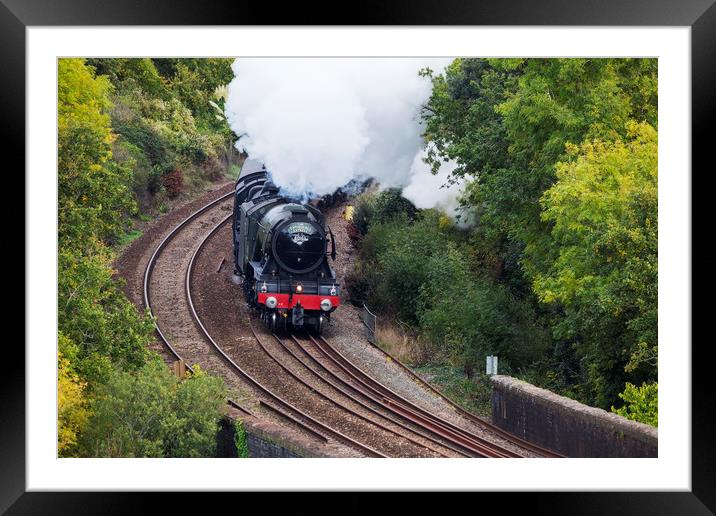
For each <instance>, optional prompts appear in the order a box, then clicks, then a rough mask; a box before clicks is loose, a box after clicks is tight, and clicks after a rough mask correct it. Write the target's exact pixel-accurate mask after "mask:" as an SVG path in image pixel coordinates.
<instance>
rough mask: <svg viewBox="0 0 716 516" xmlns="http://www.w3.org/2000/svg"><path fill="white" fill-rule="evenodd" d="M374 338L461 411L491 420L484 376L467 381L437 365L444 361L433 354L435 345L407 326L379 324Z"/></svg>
mask: <svg viewBox="0 0 716 516" xmlns="http://www.w3.org/2000/svg"><path fill="white" fill-rule="evenodd" d="M376 337H377V344H378V346H379V347H380V348H382V349H384V350H385V351H387V352H388V353H390V354H391V355H393V356H394V357H395V358H397V359H398V360H400V361H401V362H403V363H404V364H406V365H407V366H408V367H410V369H411V370H412V371H413V372H415V373H416V374H418V375H419V376H420V377H421V378H422V379H423V380H425V381H427V382H428V383H430V384H431V385H432V386H433V387H435V388H436V389H437V390H439V391H440V392H442V393H443V394H445V395H446V396H447V397H448V398H450V399H451V400H453V401H454V402H455V403H457V404H458V405H460V406H461V407H462V408H464V409H465V410H467V411H469V412H472V413H473V414H477V415H478V416H485V417H490V416H491V414H492V386H491V384H490V380H489V377H488V376H487V375H484V374H479V373H478V374H476V375H474V377H473V378H468V377H467V376H466V375H465V373H464V371H463V370H462V369H461V368H458V367H453V366H451V365H448V364H444V363H440V362H442V361H443V360H444V358H441V357H440V356H439V355H440V353H437V352H436V351H437V350H436V347H435V345H434V344H432V343H430V342H427V341H425V339H423V338H421V337H420V335H418V334H417V332H415V330H412V329H411V328H409V327H408V326H406V325H402V324H397V323H391V322H388V321H382V322H381V323H380V324H379V325H378V328H377V330H376Z"/></svg>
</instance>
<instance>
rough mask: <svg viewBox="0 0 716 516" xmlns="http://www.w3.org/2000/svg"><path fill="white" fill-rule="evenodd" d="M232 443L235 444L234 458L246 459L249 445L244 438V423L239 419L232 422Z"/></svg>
mask: <svg viewBox="0 0 716 516" xmlns="http://www.w3.org/2000/svg"><path fill="white" fill-rule="evenodd" d="M234 442H235V443H236V456H237V457H239V458H248V456H249V443H248V441H247V437H246V429H245V428H244V422H243V421H241V420H240V419H237V420H236V421H235V422H234Z"/></svg>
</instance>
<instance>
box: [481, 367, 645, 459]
mask: <svg viewBox="0 0 716 516" xmlns="http://www.w3.org/2000/svg"><path fill="white" fill-rule="evenodd" d="M491 380H492V422H493V423H494V424H495V425H497V426H499V427H500V428H502V429H504V430H507V431H508V432H510V433H512V434H514V435H516V436H518V437H520V438H522V439H525V440H526V441H529V442H532V443H534V444H538V445H540V446H543V447H546V448H549V449H551V450H554V451H556V452H558V453H561V454H563V455H566V456H567V457H657V456H658V432H657V429H656V428H654V427H652V426H649V425H645V424H643V423H637V422H636V421H631V420H629V419H626V418H624V417H622V416H618V415H617V414H613V413H610V412H607V411H605V410H602V409H598V408H594V407H589V406H587V405H583V404H582V403H579V402H577V401H574V400H572V399H569V398H565V397H564V396H559V395H557V394H555V393H553V392H551V391H548V390H546V389H541V388H539V387H535V386H534V385H531V384H529V383H527V382H523V381H521V380H517V379H516V378H511V377H509V376H499V375H496V376H493V377H492V378H491Z"/></svg>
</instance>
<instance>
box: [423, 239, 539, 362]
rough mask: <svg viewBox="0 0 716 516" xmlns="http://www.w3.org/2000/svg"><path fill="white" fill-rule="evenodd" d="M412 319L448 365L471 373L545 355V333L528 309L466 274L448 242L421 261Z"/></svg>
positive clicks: (464, 260)
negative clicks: (487, 364)
mask: <svg viewBox="0 0 716 516" xmlns="http://www.w3.org/2000/svg"><path fill="white" fill-rule="evenodd" d="M426 269H427V271H426V277H425V281H424V283H423V284H422V285H421V286H420V294H419V297H418V301H419V304H420V306H419V311H418V318H419V322H420V327H421V328H422V331H423V333H424V334H425V335H426V336H428V338H429V339H430V340H431V341H432V342H434V343H437V344H439V345H440V346H441V348H442V349H443V350H444V351H445V352H447V353H448V355H449V356H451V357H452V358H453V361H454V362H457V363H458V364H460V365H462V366H463V367H464V368H466V370H467V371H468V372H469V371H472V370H474V369H476V368H477V369H479V368H480V367H482V365H481V364H482V363H483V362H484V358H485V356H487V355H498V356H499V357H500V359H501V364H500V367H501V368H502V370H503V371H507V370H509V368H510V367H512V368H520V367H525V366H527V365H529V364H530V363H531V362H532V361H534V360H536V359H537V358H539V357H540V355H541V354H542V353H543V352H544V351H545V347H546V343H547V338H546V337H547V335H546V334H545V332H544V330H542V329H541V328H540V326H539V325H538V324H537V323H536V316H535V313H534V310H533V309H532V307H531V306H530V305H529V304H528V303H526V302H524V301H521V300H519V299H517V298H515V297H514V296H513V295H512V294H511V293H510V291H509V290H508V289H506V288H505V287H504V286H502V285H499V284H496V283H495V282H494V281H492V280H490V279H489V278H487V277H481V276H477V275H475V274H474V272H472V271H471V270H470V267H469V261H468V256H467V255H466V253H465V250H462V251H461V250H460V249H459V248H458V247H457V246H456V245H455V244H454V243H452V242H448V243H447V245H446V247H445V248H444V249H443V252H441V253H439V254H438V253H436V254H434V255H433V256H431V257H430V258H429V259H428V260H427V262H426Z"/></svg>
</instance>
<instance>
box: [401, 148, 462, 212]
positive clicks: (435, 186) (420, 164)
mask: <svg viewBox="0 0 716 516" xmlns="http://www.w3.org/2000/svg"><path fill="white" fill-rule="evenodd" d="M424 158H425V151H420V152H418V153H417V154H416V155H415V158H414V159H413V163H412V164H411V166H410V179H409V182H408V184H407V185H406V186H405V188H403V197H405V198H406V199H408V200H409V201H410V202H412V203H413V204H414V205H415V207H416V208H422V209H424V208H441V209H443V210H444V211H445V212H446V213H447V214H448V215H450V216H452V217H453V218H455V217H456V216H457V215H459V214H460V213H459V208H458V198H459V197H460V194H461V193H462V188H463V183H464V182H463V181H462V180H458V181H456V182H455V181H453V182H450V181H449V179H450V173H451V172H452V171H453V170H455V167H457V163H455V162H453V161H447V162H443V163H442V164H441V165H440V168H439V169H438V172H437V174H433V173H432V172H431V171H430V165H428V164H427V163H425V161H424Z"/></svg>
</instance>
